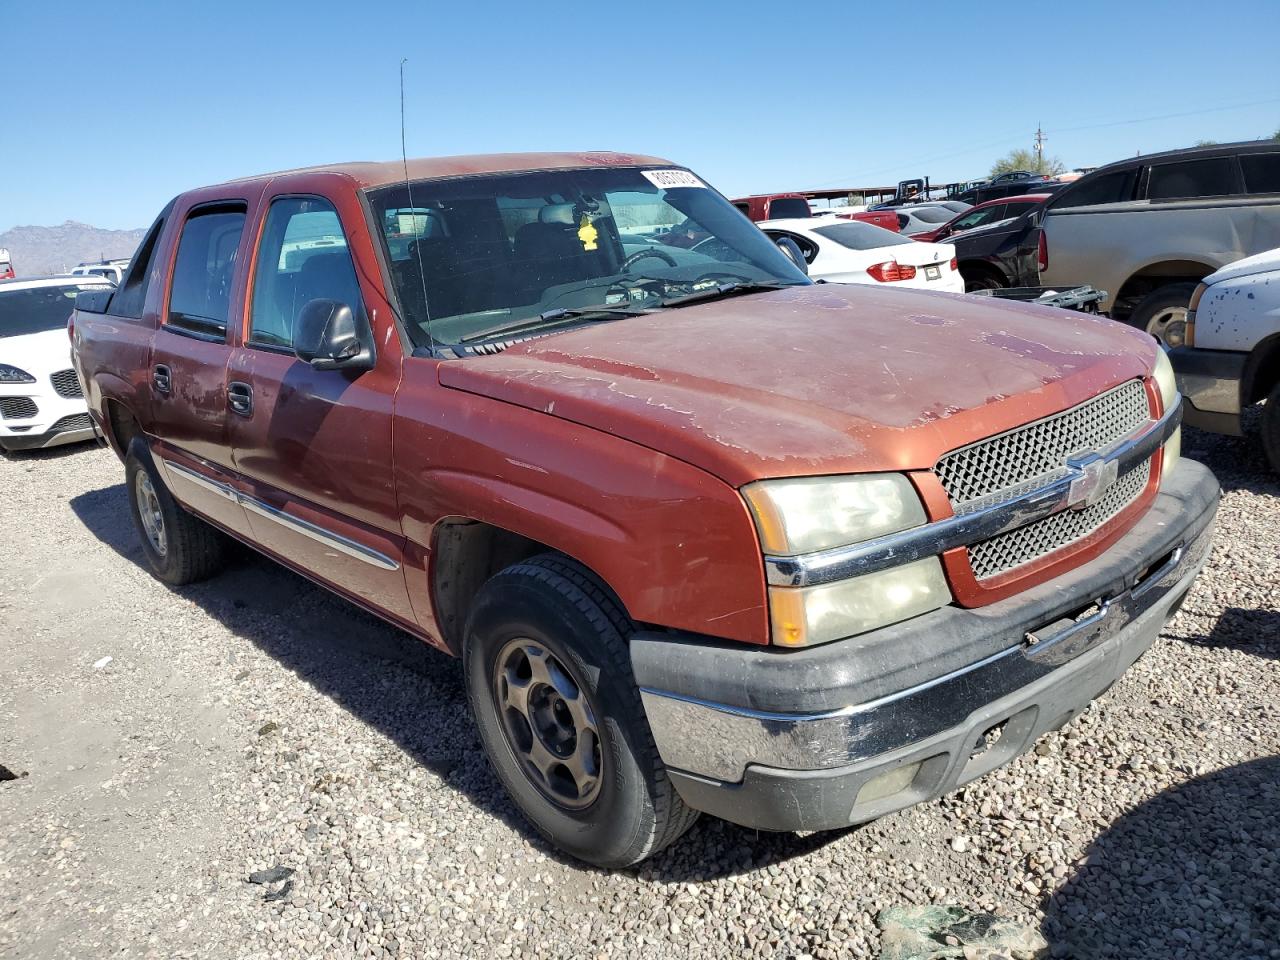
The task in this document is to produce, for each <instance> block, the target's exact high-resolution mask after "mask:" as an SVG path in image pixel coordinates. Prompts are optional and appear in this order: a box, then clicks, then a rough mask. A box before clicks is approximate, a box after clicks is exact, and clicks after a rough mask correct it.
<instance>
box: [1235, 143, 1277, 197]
mask: <svg viewBox="0 0 1280 960" xmlns="http://www.w3.org/2000/svg"><path fill="white" fill-rule="evenodd" d="M1240 169H1241V170H1243V171H1244V190H1245V193H1280V153H1246V154H1242V155H1241V157H1240Z"/></svg>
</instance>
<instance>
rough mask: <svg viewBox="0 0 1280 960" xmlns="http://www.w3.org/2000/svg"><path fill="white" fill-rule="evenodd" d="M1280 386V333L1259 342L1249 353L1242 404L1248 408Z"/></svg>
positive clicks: (1243, 379)
mask: <svg viewBox="0 0 1280 960" xmlns="http://www.w3.org/2000/svg"><path fill="white" fill-rule="evenodd" d="M1276 384H1280V332H1278V333H1273V334H1271V336H1269V337H1264V338H1263V339H1262V340H1259V341H1258V343H1257V344H1256V345H1255V346H1254V348H1253V349H1252V350H1251V351H1249V359H1248V360H1246V361H1245V365H1244V377H1243V378H1242V380H1241V381H1240V403H1241V405H1243V406H1248V405H1249V404H1252V403H1257V402H1258V401H1259V400H1262V399H1263V398H1265V397H1266V396H1267V395H1268V394H1270V393H1271V391H1272V390H1273V389H1274V388H1275V386H1276Z"/></svg>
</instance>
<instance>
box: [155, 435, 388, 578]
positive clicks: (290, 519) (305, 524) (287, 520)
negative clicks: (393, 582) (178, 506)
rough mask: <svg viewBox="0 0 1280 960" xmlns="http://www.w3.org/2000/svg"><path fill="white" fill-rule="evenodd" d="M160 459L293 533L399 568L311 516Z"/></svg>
mask: <svg viewBox="0 0 1280 960" xmlns="http://www.w3.org/2000/svg"><path fill="white" fill-rule="evenodd" d="M161 463H163V464H164V467H165V469H166V470H172V471H173V472H174V473H175V474H176V475H178V476H180V477H182V478H183V479H184V480H189V481H190V482H192V483H194V484H196V485H197V486H199V487H202V488H203V489H205V490H208V491H209V492H210V493H213V494H216V495H217V496H219V497H223V498H224V499H226V500H230V501H232V502H233V503H238V504H240V506H242V507H244V509H246V510H251V511H252V512H253V513H256V514H257V515H258V516H260V517H265V518H266V519H268V520H274V521H275V522H276V523H278V524H280V525H281V526H283V527H287V528H288V529H290V530H292V531H293V532H294V533H300V534H302V536H304V537H308V538H310V539H312V540H315V541H316V542H317V543H322V544H324V545H325V546H327V547H332V548H333V549H334V550H337V551H338V552H339V553H344V554H346V555H347V556H349V557H355V558H356V559H357V560H363V561H364V562H365V563H368V564H371V565H372V566H375V567H378V568H380V569H382V570H399V569H400V564H399V563H397V562H396V561H395V560H393V559H391V558H390V557H388V556H387V555H386V554H385V553H379V552H378V551H377V550H374V549H373V548H372V547H366V546H365V545H364V544H362V543H357V542H356V541H354V540H352V539H350V538H349V537H344V536H342V535H341V534H338V533H334V532H333V531H331V530H326V529H325V528H324V527H321V526H318V525H317V524H314V523H311V522H310V521H308V520H303V519H301V518H300V517H295V516H293V514H291V513H286V512H285V511H284V510H277V509H276V508H275V507H273V506H270V505H269V504H266V503H263V502H262V501H261V500H257V499H255V498H254V497H250V496H247V495H245V494H243V493H240V492H239V491H237V490H234V489H232V488H231V487H230V486H229V485H227V484H225V483H222V482H221V481H218V480H213V479H211V478H209V477H206V476H204V475H203V474H201V473H198V472H196V471H195V470H192V469H191V468H190V467H184V466H182V465H181V464H178V463H174V462H173V461H172V460H167V459H162V460H161Z"/></svg>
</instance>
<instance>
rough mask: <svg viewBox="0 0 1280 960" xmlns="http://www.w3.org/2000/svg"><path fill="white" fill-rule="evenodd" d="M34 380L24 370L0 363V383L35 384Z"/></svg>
mask: <svg viewBox="0 0 1280 960" xmlns="http://www.w3.org/2000/svg"><path fill="white" fill-rule="evenodd" d="M35 382H36V378H35V377H33V376H32V375H31V374H29V373H27V371H25V370H19V369H18V368H17V367H11V366H9V364H7V363H0V383H35Z"/></svg>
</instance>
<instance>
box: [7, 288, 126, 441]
mask: <svg viewBox="0 0 1280 960" xmlns="http://www.w3.org/2000/svg"><path fill="white" fill-rule="evenodd" d="M109 289H111V286H110V284H109V283H108V282H107V281H105V280H103V279H101V278H99V277H50V278H48V279H44V280H6V281H4V282H0V450H35V449H41V448H44V447H53V446H57V445H59V444H63V443H74V442H75V441H77V440H88V439H90V438H92V437H93V436H94V430H93V423H92V421H90V419H89V413H88V408H87V407H86V406H85V402H84V393H83V392H82V391H81V389H80V381H79V380H78V379H77V377H76V373H75V370H73V369H72V367H71V344H70V342H69V341H68V339H67V320H68V319H69V318H70V316H71V311H72V309H73V307H74V306H75V297H76V294H77V293H79V292H80V291H82V290H109Z"/></svg>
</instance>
